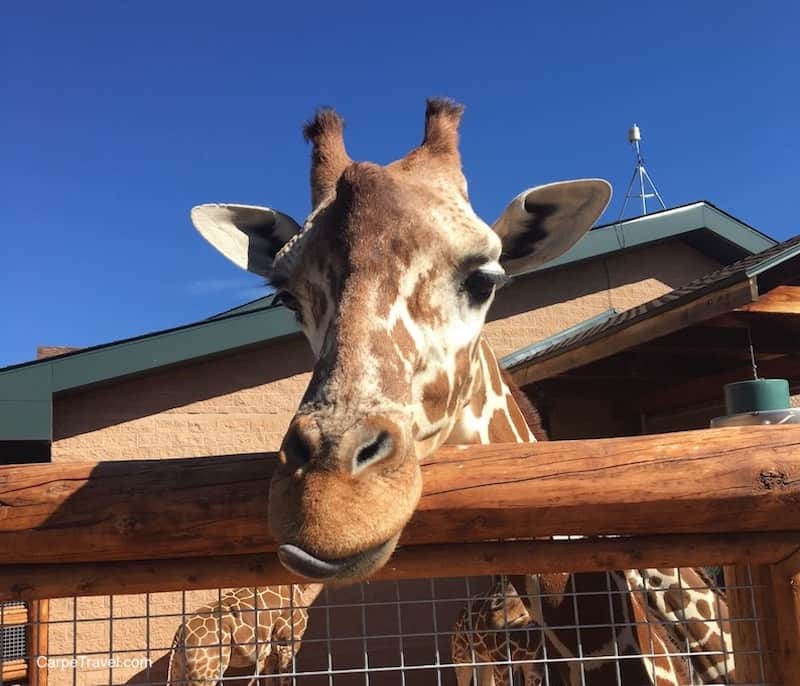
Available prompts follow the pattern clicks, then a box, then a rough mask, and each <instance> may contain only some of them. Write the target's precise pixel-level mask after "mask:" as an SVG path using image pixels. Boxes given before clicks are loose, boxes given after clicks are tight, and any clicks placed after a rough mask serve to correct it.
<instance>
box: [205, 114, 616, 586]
mask: <svg viewBox="0 0 800 686" xmlns="http://www.w3.org/2000/svg"><path fill="white" fill-rule="evenodd" d="M462 111H463V108H462V107H461V106H460V105H457V104H455V103H453V102H451V101H449V100H430V101H428V106H427V111H426V116H425V133H424V138H423V141H422V143H421V145H419V146H418V147H417V148H415V149H414V150H412V151H411V152H410V153H408V154H407V155H406V156H405V157H403V158H402V159H400V160H398V161H396V162H393V163H392V164H389V165H387V166H379V165H377V164H373V163H370V162H353V161H352V160H351V159H350V157H349V156H348V154H347V152H346V150H345V145H344V137H343V121H342V119H341V118H340V117H339V116H338V115H337V114H336V113H335V112H333V111H331V110H322V111H320V112H318V113H317V115H316V117H315V118H314V119H313V120H312V121H310V122H309V123H308V124H307V125H306V126H305V129H304V135H305V137H306V139H307V140H308V141H309V142H310V143H311V145H312V153H311V201H312V207H313V209H312V211H311V214H310V215H309V216H308V218H307V219H306V221H305V223H304V225H303V227H302V228H301V227H299V226H298V225H297V224H296V223H295V222H294V221H293V220H292V219H291V218H289V217H288V216H286V215H285V214H282V213H280V212H276V211H274V210H270V209H267V208H259V207H253V206H242V205H202V206H199V207H196V208H194V209H193V210H192V220H193V222H194V224H195V226H196V227H197V229H198V230H199V231H200V233H201V234H202V235H203V236H204V237H205V238H206V239H207V240H209V241H210V242H211V243H212V244H213V245H214V246H215V247H216V248H217V249H219V250H220V251H221V252H222V253H223V254H224V255H226V256H227V257H228V258H229V259H231V260H232V261H233V262H235V263H236V264H238V265H239V266H241V267H243V268H246V269H248V270H250V271H253V272H256V273H258V274H261V275H264V276H266V277H267V279H269V281H270V282H271V283H272V284H273V285H274V286H275V288H276V290H277V292H278V293H279V297H280V298H281V299H282V301H283V303H284V304H285V305H286V306H287V307H289V308H290V309H292V310H294V311H295V313H296V316H297V320H298V322H299V323H300V324H301V325H302V328H303V330H304V332H305V334H306V337H307V338H308V341H309V343H310V345H311V348H312V349H313V351H314V353H315V355H316V357H317V361H316V364H315V366H314V370H313V375H312V378H311V382H310V384H309V386H308V389H307V391H306V393H305V395H304V396H303V399H302V401H301V403H300V407H299V409H298V411H297V414H296V415H295V417H294V419H293V420H292V422H291V424H290V426H289V429H288V431H287V433H286V436H285V438H284V440H283V444H282V447H281V451H280V464H279V466H278V467H277V469H276V471H275V473H274V477H273V480H272V484H271V488H270V526H271V527H272V530H273V533H274V535H275V537H276V539H277V540H278V542H279V543H280V544H281V547H280V551H279V555H280V557H281V560H282V562H283V563H284V565H285V566H287V567H288V568H290V569H292V570H293V571H295V572H298V573H300V574H301V575H303V576H306V577H309V578H313V579H318V580H319V579H324V580H328V581H330V580H334V579H339V580H351V579H358V578H363V577H364V576H367V575H369V574H370V573H371V572H373V571H374V570H376V569H378V568H379V567H380V566H381V565H382V564H383V563H384V562H385V561H386V560H387V559H388V557H389V555H391V553H392V551H393V550H394V547H395V545H396V543H397V540H398V538H399V535H400V532H401V531H402V529H403V527H404V525H405V524H406V522H407V521H408V520H409V518H410V517H411V515H412V513H413V511H414V509H415V507H416V505H417V502H418V500H419V496H420V492H421V477H420V468H419V465H418V461H419V460H420V459H421V458H424V457H425V456H427V455H429V454H430V453H432V452H433V451H434V450H435V449H436V448H437V447H438V446H439V445H441V444H442V443H443V442H444V441H445V440H446V439H447V438H448V436H450V434H451V433H452V431H453V428H454V427H455V426H456V424H457V422H458V421H459V418H460V415H461V413H462V411H463V409H464V407H465V405H467V404H468V402H469V400H470V396H471V394H472V393H473V390H474V388H475V382H476V379H477V377H478V376H479V375H480V374H481V373H482V372H481V366H480V360H479V343H480V333H481V328H482V326H483V323H484V319H485V317H486V312H487V310H488V309H489V306H490V304H491V302H492V299H493V297H494V292H495V289H496V288H497V287H499V286H500V285H501V284H502V283H503V282H504V281H505V280H506V279H507V278H508V276H509V275H512V274H513V273H516V272H519V271H522V270H529V269H532V268H534V267H536V266H538V265H540V264H543V263H544V262H547V261H548V260H551V259H553V258H555V257H557V256H559V255H560V254H562V253H563V252H565V251H566V250H567V249H569V248H570V247H571V246H572V245H574V244H575V242H576V241H577V240H578V239H579V238H580V237H581V236H583V234H584V233H586V231H588V229H589V228H590V227H591V225H592V224H593V223H594V221H595V220H596V219H597V217H598V216H599V215H600V214H601V213H602V211H603V209H604V208H605V207H606V205H607V203H608V200H609V198H610V192H611V190H610V186H609V184H608V183H607V182H605V181H601V180H594V179H593V180H583V181H573V182H566V183H555V184H549V185H546V186H541V187H538V188H534V189H531V190H528V191H525V192H523V193H521V194H520V195H518V196H517V197H516V198H514V199H513V200H512V201H511V203H510V204H509V205H508V207H507V208H506V210H505V211H504V212H503V214H502V215H501V216H500V218H499V219H498V220H497V221H496V222H495V223H494V225H493V226H491V227H490V226H488V225H487V224H486V223H484V222H483V221H482V220H481V219H480V218H479V217H478V216H477V215H476V214H475V212H474V210H473V209H472V206H471V205H470V202H469V199H468V196H467V183H466V180H465V178H464V175H463V173H462V170H461V161H460V154H459V150H458V126H459V123H460V120H461V115H462Z"/></svg>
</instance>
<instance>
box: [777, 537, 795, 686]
mask: <svg viewBox="0 0 800 686" xmlns="http://www.w3.org/2000/svg"><path fill="white" fill-rule="evenodd" d="M771 571H772V588H773V597H774V598H775V616H776V619H777V623H776V624H777V626H776V628H777V633H778V637H777V640H778V659H779V661H780V666H781V671H782V676H783V682H782V683H783V686H800V550H798V551H796V552H795V553H794V554H793V555H791V556H790V557H788V558H786V559H785V560H784V561H783V562H779V563H778V564H775V565H772V568H771Z"/></svg>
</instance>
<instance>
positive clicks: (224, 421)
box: [49, 242, 718, 686]
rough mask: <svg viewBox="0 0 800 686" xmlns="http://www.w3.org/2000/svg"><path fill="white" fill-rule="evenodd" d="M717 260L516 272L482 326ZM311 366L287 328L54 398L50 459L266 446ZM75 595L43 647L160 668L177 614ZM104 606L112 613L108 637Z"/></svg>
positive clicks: (59, 679) (649, 288)
mask: <svg viewBox="0 0 800 686" xmlns="http://www.w3.org/2000/svg"><path fill="white" fill-rule="evenodd" d="M717 267H718V265H717V264H716V263H715V262H713V261H712V260H710V259H708V258H706V257H704V256H703V255H701V254H700V253H698V252H696V251H694V250H693V249H691V248H689V247H688V246H686V245H684V244H683V243H680V242H672V243H669V244H662V245H658V246H651V247H646V248H643V249H639V250H636V251H632V252H631V253H628V254H623V255H616V256H612V257H610V258H608V259H607V260H602V261H594V262H591V263H588V264H583V265H577V266H574V267H570V268H565V269H562V270H558V271H554V272H552V273H545V274H541V275H534V276H531V277H527V278H524V279H520V280H519V281H517V282H515V283H513V284H511V285H510V286H508V287H507V288H506V289H504V290H503V291H501V293H500V294H499V296H498V299H497V302H496V304H495V306H494V307H493V310H492V312H491V313H490V321H489V323H488V324H487V327H486V335H487V337H488V340H489V341H490V343H491V344H492V345H493V346H494V348H495V350H496V352H497V354H498V355H505V354H507V353H510V352H513V351H514V350H517V349H519V348H521V347H524V346H526V345H529V344H530V343H532V342H534V341H536V340H539V339H541V338H543V337H546V336H549V335H551V334H553V333H556V332H558V331H560V330H562V329H564V328H565V327H568V326H571V325H573V324H576V323H579V322H581V321H583V320H585V319H588V318H590V317H592V316H594V315H596V314H599V313H601V312H603V311H605V310H607V309H609V308H610V307H615V308H617V309H618V310H624V309H627V308H629V307H633V306H635V305H638V304H640V303H642V302H646V301H647V300H650V299H652V298H655V297H657V296H659V295H661V294H663V293H665V292H667V291H669V290H672V289H673V288H675V287H677V286H680V285H682V284H685V283H687V282H689V281H691V280H692V279H694V278H696V277H698V276H701V275H703V274H706V273H708V272H710V271H712V270H714V269H715V268H717ZM311 364H312V358H311V355H310V352H309V349H308V346H307V345H306V343H305V341H304V340H301V339H298V338H295V339H290V340H286V341H283V342H280V343H277V344H273V345H269V346H262V347H260V348H256V349H252V350H249V351H245V352H240V353H237V354H234V355H228V356H224V357H220V358H218V359H214V360H208V361H204V362H200V363H197V364H192V365H187V366H183V367H180V368H175V369H170V370H165V371H163V372H160V373H157V374H151V375H148V376H147V377H142V378H138V379H131V380H127V381H121V382H116V383H114V384H112V385H109V386H107V387H104V388H97V389H91V390H87V391H83V392H80V393H74V394H72V395H69V396H62V397H59V398H57V399H56V400H55V402H54V408H53V412H54V441H53V450H52V455H53V461H54V462H70V461H81V460H88V461H96V460H120V459H132V458H159V457H181V456H202V455H217V454H234V453H247V452H260V451H265V450H276V449H277V448H278V446H279V444H280V441H281V438H282V436H283V433H284V431H285V429H286V427H287V425H288V423H289V420H290V419H291V416H292V414H293V413H294V411H295V408H296V407H297V404H298V402H299V399H300V397H301V396H302V394H303V391H304V389H305V387H306V384H307V382H308V379H309V374H308V370H309V369H310V367H311ZM478 588H479V589H480V586H478ZM393 592H394V591H393V589H390V590H388V591H387V594H388V595H387V600H392V599H393V595H392V594H393ZM215 597H216V592H209V593H195V594H187V600H186V609H187V610H190V611H191V610H192V609H193V608H194V607H196V606H198V605H200V604H202V603H203V602H206V601H207V600H208V599H209V598H215ZM77 603H78V604H77V611H76V610H75V608H74V606H73V601H72V600H54V601H52V602H51V604H50V608H51V616H52V617H53V618H54V619H55V618H58V619H63V620H66V621H65V623H63V624H61V623H59V624H56V625H53V626H51V628H50V651H51V653H52V654H57V653H64V654H71V653H72V650H73V638H75V639H76V640H77V648H78V651H79V652H84V653H85V652H87V651H103V652H104V653H105V654H106V655H107V654H108V650H109V648H111V649H113V651H118V650H133V651H134V652H132V653H126V654H125V655H130V656H137V655H138V656H141V655H142V654H143V651H142V646H146V645H149V646H150V651H151V652H150V656H151V657H152V659H153V660H154V661H155V662H156V667H155V672H154V674H159V673H161V674H163V671H164V670H165V668H166V665H165V652H166V651H165V649H166V647H167V646H169V645H170V643H171V640H172V635H173V633H174V631H175V629H176V627H177V626H178V624H179V619H178V618H177V617H172V618H166V619H156V620H152V621H151V623H150V629H149V634H148V635H147V636H145V634H144V631H145V628H144V627H145V622H144V620H143V619H122V617H123V615H124V616H127V617H130V616H134V615H142V614H143V613H144V610H145V609H146V607H147V606H146V604H145V598H144V596H127V597H122V596H117V597H115V598H114V599H113V601H111V600H109V599H107V598H105V599H91V598H81V599H78V601H77ZM183 603H184V601H183V600H182V598H181V594H179V593H165V594H154V595H151V596H150V600H149V610H150V612H151V614H153V615H162V614H165V613H169V612H179V611H180V610H181V607H183ZM74 611H76V612H77V615H76V616H77V617H79V618H81V619H86V620H92V621H81V622H80V623H79V624H78V625H77V626H78V629H77V635H76V636H73V628H72V624H71V621H72V618H73V612H74ZM342 612H343V611H342ZM456 614H457V613H456V612H454V613H453V619H454V618H455V615H456ZM335 615H336V611H332V616H333V626H338V624H337V622H336V616H335ZM110 616H113V617H115V618H118V619H115V620H114V622H113V629H112V636H111V638H110V639H109V628H110V627H112V622H111V621H110V620H109V617H110ZM109 643H110V645H109ZM359 649H360V648H359ZM137 651H138V652H137ZM311 652H312V651H309V653H311ZM137 675H138V676H137ZM72 678H73V677H72V673H71V671H68V670H51V671H50V673H49V682H50V683H51V684H62V683H63V684H67V683H70V684H71V683H73V681H72ZM130 679H134V680H136V681H142V680H144V675H143V673H142V672H141V670H140V669H135V668H129V669H127V670H126V669H118V670H116V671H115V672H114V673H113V682H114V683H124V682H126V681H128V680H130ZM76 683H77V684H78V685H79V686H82V685H83V684H107V683H109V672H108V669H107V668H99V669H97V670H82V671H81V672H80V673H79V675H78V678H77V682H76ZM304 683H305V682H304ZM433 683H435V681H434V682H433Z"/></svg>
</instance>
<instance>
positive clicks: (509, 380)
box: [500, 367, 550, 441]
mask: <svg viewBox="0 0 800 686" xmlns="http://www.w3.org/2000/svg"><path fill="white" fill-rule="evenodd" d="M500 374H501V376H502V378H503V382H504V383H505V384H506V386H508V390H510V391H511V395H512V397H513V398H514V401H515V402H516V404H517V410H518V411H520V412H521V413H522V416H523V418H524V421H525V423H526V424H527V426H528V428H529V429H530V430H531V431H532V432H533V435H534V436H535V437H536V440H537V441H547V440H550V437H549V436H548V435H547V431H545V428H544V424H543V423H542V415H541V414H540V413H539V410H538V409H537V408H536V406H535V405H534V404H533V402H532V401H531V399H530V398H529V397H528V396H527V395H526V394H525V393H523V391H522V389H521V388H520V387H519V386H517V383H516V382H515V381H514V377H512V376H511V374H510V373H509V372H508V371H506V370H505V369H503V368H502V367H501V368H500Z"/></svg>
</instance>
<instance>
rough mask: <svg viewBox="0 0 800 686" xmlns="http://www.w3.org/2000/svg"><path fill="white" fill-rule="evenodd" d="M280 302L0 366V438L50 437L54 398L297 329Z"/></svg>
mask: <svg viewBox="0 0 800 686" xmlns="http://www.w3.org/2000/svg"><path fill="white" fill-rule="evenodd" d="M298 333H299V329H298V327H297V323H296V322H295V320H294V315H293V314H292V313H291V312H290V311H288V310H287V309H286V308H283V307H274V308H263V307H262V308H259V309H252V310H249V311H245V312H242V313H240V314H231V315H228V316H224V317H218V318H215V319H209V320H205V321H202V322H198V323H196V324H189V325H188V326H182V327H178V328H175V329H168V330H166V331H158V332H155V333H151V334H147V335H144V336H138V337H136V338H128V339H125V340H122V341H116V342H114V343H108V344H105V345H99V346H95V347H92V348H84V349H82V350H78V351H75V352H72V353H68V354H66V355H58V356H56V357H50V358H46V359H43V360H34V361H32V362H26V363H24V364H20V365H15V366H13V367H6V368H4V369H0V440H16V441H22V440H52V421H51V420H52V416H51V415H52V409H51V406H52V397H53V394H55V393H60V392H63V391H67V390H73V389H77V388H82V387H85V386H91V385H93V384H97V383H100V382H103V381H108V380H110V379H116V378H120V377H125V376H131V375H135V374H141V373H144V372H148V371H152V370H154V369H158V368H163V367H167V366H171V365H175V364H180V363H184V362H187V361H190V360H195V359H199V358H204V357H209V356H212V355H218V354H220V353H224V352H227V351H231V350H236V349H240V348H244V347H247V346H251V345H257V344H259V343H262V344H263V343H264V342H266V341H270V340H277V339H280V338H284V337H286V336H290V335H292V334H298Z"/></svg>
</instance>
